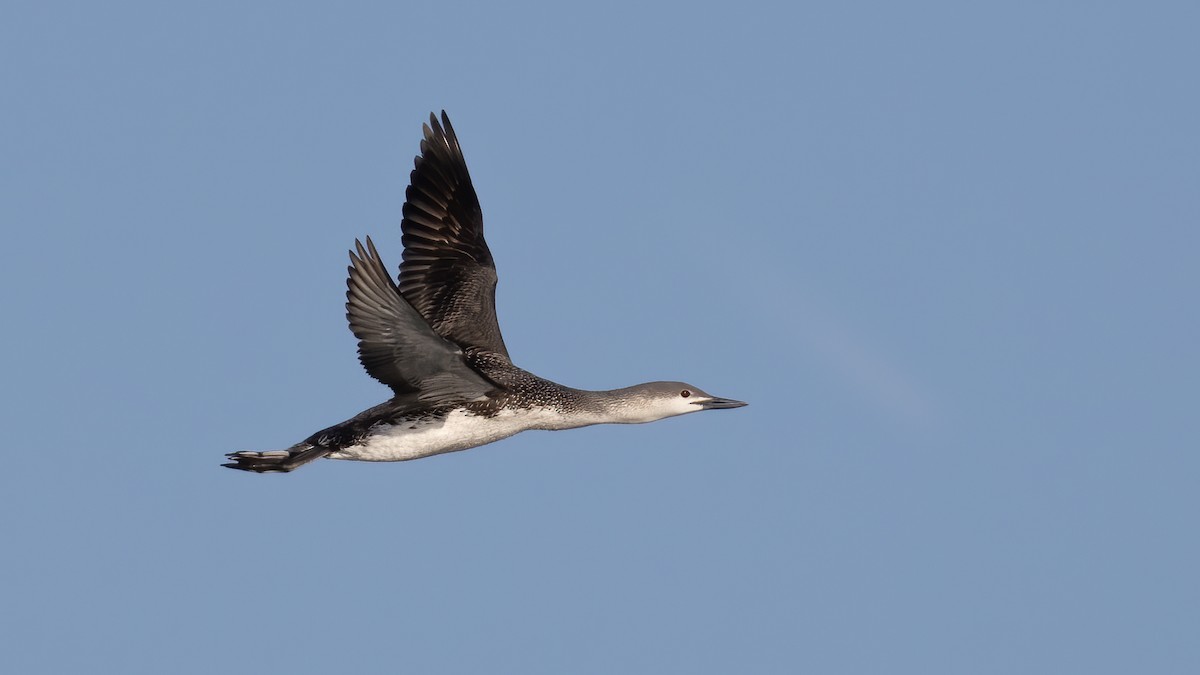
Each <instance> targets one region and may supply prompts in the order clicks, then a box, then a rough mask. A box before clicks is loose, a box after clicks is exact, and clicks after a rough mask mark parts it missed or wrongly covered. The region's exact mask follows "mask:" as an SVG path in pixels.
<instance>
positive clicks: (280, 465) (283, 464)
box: [221, 443, 333, 473]
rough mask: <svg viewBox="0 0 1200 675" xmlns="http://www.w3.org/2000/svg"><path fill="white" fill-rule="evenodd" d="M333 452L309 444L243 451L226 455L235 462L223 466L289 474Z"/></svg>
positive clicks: (256, 471)
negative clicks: (281, 448) (278, 448)
mask: <svg viewBox="0 0 1200 675" xmlns="http://www.w3.org/2000/svg"><path fill="white" fill-rule="evenodd" d="M332 451H333V448H325V447H321V446H319V445H311V444H309V443H299V444H297V445H293V446H292V447H290V448H288V449H287V450H267V451H266V452H256V451H254V450H241V451H238V452H231V453H229V454H228V455H225V456H226V457H228V458H229V459H231V460H233V461H231V462H229V463H228V464H222V465H221V466H227V467H229V468H231V469H241V470H242V471H253V472H255V473H287V472H288V471H291V470H293V469H295V468H296V467H298V466H303V465H305V464H308V463H309V462H311V461H313V460H314V459H320V458H322V457H324V456H325V455H328V454H329V453H330V452H332Z"/></svg>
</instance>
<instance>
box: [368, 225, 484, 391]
mask: <svg viewBox="0 0 1200 675" xmlns="http://www.w3.org/2000/svg"><path fill="white" fill-rule="evenodd" d="M354 246H355V248H356V249H357V253H356V252H355V251H351V252H350V262H351V265H350V267H349V268H348V269H349V272H350V276H349V278H348V279H346V288H347V290H346V319H347V320H349V322H350V330H351V331H353V332H354V335H355V336H357V337H358V360H359V361H361V362H362V364H363V367H364V368H366V369H367V372H368V373H370V375H371V377H374V378H375V379H377V380H379V381H380V382H382V383H384V384H386V385H388V386H389V387H391V388H392V390H393V391H394V392H395V393H396V394H404V393H412V392H419V398H421V399H422V400H426V401H435V402H436V401H449V400H463V399H466V400H472V399H475V398H478V397H480V396H483V395H484V394H485V393H487V392H488V391H490V390H492V389H494V388H495V385H494V384H491V383H490V382H488V381H487V380H486V379H484V378H483V377H482V376H480V375H479V374H478V373H476V372H475V371H473V370H471V368H469V367H468V366H467V364H466V362H465V361H464V360H463V357H462V352H461V350H460V349H459V348H458V346H457V345H454V344H452V343H450V342H448V341H446V340H445V339H443V338H442V337H441V336H439V335H438V334H437V333H435V332H434V331H433V329H432V328H430V327H429V324H428V323H426V322H425V320H424V319H423V318H421V315H420V314H418V313H417V311H416V310H414V309H413V308H412V306H410V305H409V304H408V303H407V302H406V301H405V300H404V298H403V297H401V296H400V293H399V291H398V290H397V289H396V285H395V284H394V283H392V279H391V277H390V276H389V275H388V272H387V269H386V268H385V267H384V266H383V261H382V260H381V259H380V257H379V252H378V251H377V250H375V244H374V243H373V242H372V241H371V238H370V237H367V245H366V247H365V248H364V247H363V245H362V244H361V243H360V242H359V241H358V240H355V242H354Z"/></svg>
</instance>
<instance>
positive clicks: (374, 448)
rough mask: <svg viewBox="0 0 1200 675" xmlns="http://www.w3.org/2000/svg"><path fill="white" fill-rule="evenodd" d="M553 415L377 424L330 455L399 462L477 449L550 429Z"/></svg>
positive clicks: (463, 413) (511, 413) (453, 415)
mask: <svg viewBox="0 0 1200 675" xmlns="http://www.w3.org/2000/svg"><path fill="white" fill-rule="evenodd" d="M555 415H556V413H555V412H554V411H552V410H550V409H546V408H536V407H535V408H517V409H505V410H500V411H499V412H496V413H495V414H492V415H486V414H477V413H474V412H471V411H467V410H463V409H458V410H451V411H449V412H448V413H446V414H445V415H442V416H435V417H417V418H412V419H407V420H404V419H401V420H396V421H395V422H392V423H380V424H377V425H375V426H373V427H372V428H371V429H370V431H369V432H368V433H367V435H366V436H365V437H364V438H363V439H362V440H361V441H359V442H357V443H355V444H354V445H349V446H346V447H344V448H342V449H340V450H338V451H336V452H333V453H331V454H330V455H329V457H330V458H332V459H353V460H359V461H365V462H401V461H404V460H409V459H419V458H421V457H428V456H430V455H440V454H442V453H445V452H455V451H458V450H466V449H468V448H474V447H478V446H480V445H486V444H488V443H492V442H495V441H498V440H500V439H502V438H508V437H509V436H512V435H513V434H517V433H520V432H522V431H525V430H527V429H545V428H548V427H550V426H551V424H550V423H551V422H552V420H553V418H554V416H555Z"/></svg>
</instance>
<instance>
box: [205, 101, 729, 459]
mask: <svg viewBox="0 0 1200 675" xmlns="http://www.w3.org/2000/svg"><path fill="white" fill-rule="evenodd" d="M423 128H424V132H425V139H424V140H423V141H421V154H420V155H419V156H418V157H417V158H416V159H415V161H414V163H415V168H414V169H413V171H412V175H411V176H410V183H409V186H408V190H407V192H406V193H405V197H406V201H405V203H404V219H403V221H402V222H401V225H400V228H401V230H402V232H403V237H402V241H403V243H404V256H403V262H401V263H400V276H399V280H398V283H397V282H393V281H392V278H391V276H390V275H389V274H388V272H387V270H386V268H385V267H384V265H383V261H382V260H381V259H380V256H379V252H378V251H376V250H375V244H374V243H372V242H371V238H370V237H367V242H366V245H363V244H362V243H361V242H359V241H357V240H356V241H355V242H354V250H353V251H351V252H350V263H351V264H350V267H349V268H348V269H349V272H350V276H349V278H348V279H347V280H346V286H347V291H346V318H347V319H348V320H349V322H350V330H351V331H352V332H353V333H354V335H355V336H356V337H357V338H358V359H359V361H361V362H362V365H363V368H365V369H366V371H367V373H368V374H370V375H371V377H374V378H375V379H377V380H379V381H380V382H382V383H383V384H386V385H387V386H388V387H390V388H391V389H392V393H393V396H392V398H391V399H389V400H387V401H385V402H384V403H381V404H379V405H377V406H375V407H373V408H370V409H368V410H364V411H363V412H361V413H359V414H358V415H355V416H354V417H353V418H351V419H349V420H346V421H345V422H342V423H341V424H335V425H333V426H331V427H329V428H328V429H322V430H321V431H318V432H317V433H315V434H313V435H312V436H309V437H308V438H306V439H304V440H303V441H301V442H299V443H297V444H295V445H293V446H291V447H290V448H288V449H286V450H268V451H264V452H259V451H252V450H243V451H240V452H232V453H229V454H228V455H226V457H228V458H229V460H230V461H229V462H228V463H227V464H224V465H223V466H227V467H229V468H231V469H241V470H243V471H254V472H258V473H277V472H287V471H292V470H293V469H295V468H296V467H299V466H301V465H304V464H307V463H309V462H311V461H313V460H315V459H320V458H322V457H328V458H330V459H353V460H359V461H368V462H398V461H403V460H409V459H419V458H421V457H429V456H431V455H438V454H442V453H446V452H454V451H457V450H466V449H468V448H474V447H478V446H480V445H485V444H487V443H492V442H494V441H498V440H500V439H502V438H507V437H509V436H512V435H513V434H516V433H519V432H522V431H526V430H529V429H548V430H557V429H573V428H576V427H584V426H588V425H592V424H639V423H642V422H653V421H655V420H660V419H663V418H666V417H673V416H675V415H683V414H686V413H692V412H698V411H701V410H716V409H720V408H739V407H741V406H744V405H746V404H745V403H742V402H741V401H734V400H732V399H727V398H718V397H716V396H712V395H710V394H707V393H705V392H704V391H702V390H701V389H698V388H696V387H693V386H692V385H690V384H686V383H683V382H649V383H646V384H639V385H635V386H632V387H626V388H624V389H613V390H608V391H589V390H585V389H573V388H571V387H565V386H563V385H561V384H557V383H555V382H551V381H550V380H546V379H543V378H541V377H538V376H537V375H534V374H533V373H530V372H528V371H525V370H522V369H520V368H518V367H517V366H515V365H513V364H512V361H510V360H509V357H508V348H507V347H505V346H504V338H503V337H501V335H500V326H499V324H498V323H497V320H496V266H495V263H494V262H493V261H492V254H491V252H490V251H489V250H488V246H487V242H485V241H484V239H483V214H482V212H481V211H480V208H479V198H478V197H477V196H476V195H475V188H474V186H472V185H471V177H470V175H468V173H467V163H466V160H465V159H463V153H462V148H461V147H459V144H458V137H457V136H455V134H454V127H452V126H451V125H450V119H449V118H448V117H447V116H446V112H445V111H442V119H441V123H440V124H439V123H438V119H437V117H435V116H434V115H433V114H432V113H431V114H430V115H429V124H428V125H424V127H423Z"/></svg>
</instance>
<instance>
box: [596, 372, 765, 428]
mask: <svg viewBox="0 0 1200 675" xmlns="http://www.w3.org/2000/svg"><path fill="white" fill-rule="evenodd" d="M610 393H612V394H616V395H617V399H616V402H615V403H613V404H612V407H613V409H614V412H616V413H617V415H618V416H619V417H620V418H621V422H622V423H625V424H641V423H643V422H653V421H655V420H661V419H663V418H666V417H674V416H676V415H686V414H687V413H693V412H700V411H701V410H720V409H722V408H740V407H742V406H744V405H746V404H745V403H743V402H741V401H735V400H733V399H731V398H720V397H718V396H713V395H712V394H709V393H708V392H706V391H704V390H703V389H700V388H699V387H694V386H692V385H690V384H688V383H686V382H647V383H645V384H638V385H634V386H632V387H626V388H624V389H617V390H614V391H612V392H610Z"/></svg>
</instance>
